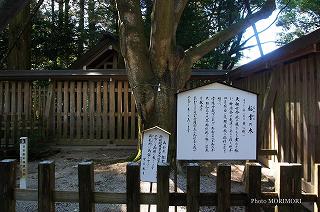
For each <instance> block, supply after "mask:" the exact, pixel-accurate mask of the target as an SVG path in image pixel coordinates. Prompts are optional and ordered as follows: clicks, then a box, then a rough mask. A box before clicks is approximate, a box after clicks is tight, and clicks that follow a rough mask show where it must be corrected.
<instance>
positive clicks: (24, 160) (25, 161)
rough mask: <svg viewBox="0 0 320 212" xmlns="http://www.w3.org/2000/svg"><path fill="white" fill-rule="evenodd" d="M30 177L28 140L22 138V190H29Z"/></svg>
mask: <svg viewBox="0 0 320 212" xmlns="http://www.w3.org/2000/svg"><path fill="white" fill-rule="evenodd" d="M27 177H28V138H27V137H21V138H20V188H21V189H26V188H27Z"/></svg>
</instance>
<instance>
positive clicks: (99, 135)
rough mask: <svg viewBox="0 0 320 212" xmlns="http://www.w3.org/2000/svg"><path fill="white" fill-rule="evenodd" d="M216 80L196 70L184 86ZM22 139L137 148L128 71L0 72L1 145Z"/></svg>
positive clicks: (208, 74)
mask: <svg viewBox="0 0 320 212" xmlns="http://www.w3.org/2000/svg"><path fill="white" fill-rule="evenodd" d="M219 76H221V77H222V78H223V77H224V76H225V73H224V72H222V73H221V72H212V71H202V72H201V71H195V72H193V74H192V80H194V81H190V82H189V84H188V87H191V86H196V85H197V84H199V83H202V82H203V81H201V80H199V79H206V80H210V79H216V78H217V77H219ZM5 80H6V81H5ZM20 136H28V137H29V138H30V139H31V141H34V143H37V142H39V141H49V142H52V143H55V144H66V145H107V144H113V145H136V140H137V113H136V108H135V101H134V97H133V95H132V93H131V88H130V86H129V83H128V80H127V73H126V71H125V70H59V71H57V70H55V71H30V70H29V71H23V70H20V71H0V138H1V139H0V147H9V146H14V145H15V144H16V143H17V142H18V139H19V137H20Z"/></svg>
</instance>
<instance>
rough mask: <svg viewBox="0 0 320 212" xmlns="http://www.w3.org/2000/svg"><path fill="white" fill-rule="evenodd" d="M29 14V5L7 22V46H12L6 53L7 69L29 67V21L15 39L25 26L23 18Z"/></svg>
mask: <svg viewBox="0 0 320 212" xmlns="http://www.w3.org/2000/svg"><path fill="white" fill-rule="evenodd" d="M29 15H30V5H28V6H26V7H25V8H24V9H23V10H22V11H20V12H19V13H18V14H17V15H16V17H15V18H14V19H13V20H12V22H11V23H10V24H9V48H12V50H11V51H10V53H9V55H8V69H10V70H23V69H24V70H28V69H31V23H29V24H28V27H27V29H25V30H24V31H23V33H22V34H21V36H20V38H19V40H18V41H17V35H19V34H20V33H21V30H23V28H24V27H25V20H27V19H28V17H29Z"/></svg>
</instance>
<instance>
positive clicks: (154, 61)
mask: <svg viewBox="0 0 320 212" xmlns="http://www.w3.org/2000/svg"><path fill="white" fill-rule="evenodd" d="M173 16H174V2H173V1H171V0H170V1H164V0H154V3H153V9H152V17H151V23H152V25H151V33H150V60H151V66H152V69H153V72H154V74H155V75H156V76H157V77H158V78H161V77H162V75H163V74H164V73H165V71H166V66H167V62H168V57H169V54H170V52H171V48H172V39H171V38H172V30H173Z"/></svg>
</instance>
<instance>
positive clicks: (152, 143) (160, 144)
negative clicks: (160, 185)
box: [140, 126, 170, 182]
mask: <svg viewBox="0 0 320 212" xmlns="http://www.w3.org/2000/svg"><path fill="white" fill-rule="evenodd" d="M169 136H170V133H169V132H167V131H165V130H164V129H161V128H160V127H157V126H156V127H152V128H150V129H147V130H145V131H144V132H143V137H142V156H141V168H140V180H141V181H145V182H157V165H158V164H160V163H167V158H168V147H169Z"/></svg>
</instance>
